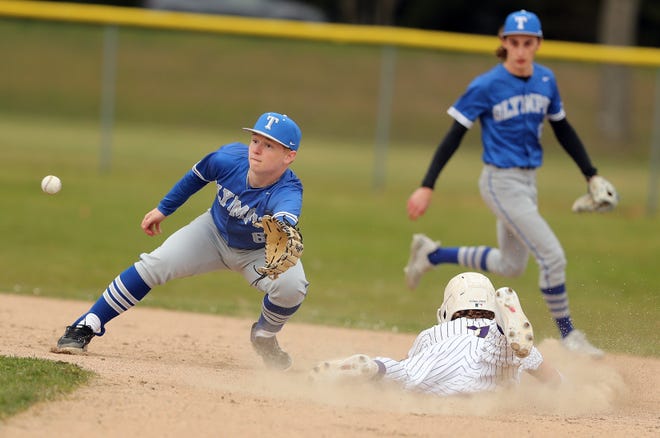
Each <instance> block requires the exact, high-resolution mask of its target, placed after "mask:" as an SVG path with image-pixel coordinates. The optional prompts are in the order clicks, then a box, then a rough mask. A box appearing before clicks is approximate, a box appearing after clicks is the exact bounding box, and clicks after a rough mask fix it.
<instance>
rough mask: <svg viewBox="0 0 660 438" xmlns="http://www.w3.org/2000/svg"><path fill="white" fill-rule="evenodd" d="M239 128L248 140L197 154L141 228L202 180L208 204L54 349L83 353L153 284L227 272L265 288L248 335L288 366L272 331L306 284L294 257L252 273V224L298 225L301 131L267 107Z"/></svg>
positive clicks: (256, 238)
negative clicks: (287, 264)
mask: <svg viewBox="0 0 660 438" xmlns="http://www.w3.org/2000/svg"><path fill="white" fill-rule="evenodd" d="M243 129H244V130H246V131H249V132H251V139H250V144H249V146H248V145H246V144H243V143H231V144H227V145H224V146H222V147H221V148H220V149H218V150H217V151H215V152H212V153H210V154H208V155H207V156H206V157H204V158H202V159H201V160H200V161H199V162H198V163H197V164H195V165H194V166H193V167H192V169H191V170H190V171H188V172H187V173H186V174H185V175H184V176H183V178H181V180H179V181H178V182H177V183H176V184H175V185H174V187H172V189H171V190H170V192H169V193H167V194H166V195H165V197H164V198H163V199H162V200H161V201H160V203H159V204H158V207H156V208H154V209H153V210H151V211H150V212H148V213H147V214H146V215H145V217H144V219H143V220H142V224H141V227H142V229H143V230H144V232H145V233H146V234H148V235H150V236H153V235H157V234H160V232H161V229H160V224H161V222H163V221H164V220H165V219H166V218H167V216H169V215H170V214H172V213H174V212H175V211H176V209H177V208H179V207H180V206H181V205H183V203H185V202H186V200H187V199H188V198H189V197H190V196H191V195H193V194H194V193H196V192H197V191H199V190H200V189H201V188H202V187H204V186H205V185H206V184H208V183H214V184H215V185H216V188H217V196H216V197H215V198H214V200H213V204H212V206H211V208H210V209H209V210H207V211H206V212H204V213H203V214H202V215H200V216H199V217H197V218H196V219H195V220H193V221H192V222H190V223H189V224H188V225H186V226H184V227H182V228H181V229H179V230H178V231H176V232H175V233H174V234H172V235H171V236H170V237H168V238H167V239H166V240H165V241H164V242H163V244H162V245H161V246H160V247H158V248H156V249H155V250H154V251H152V252H151V253H148V254H147V253H143V254H141V255H140V258H139V260H138V261H137V262H136V263H134V264H133V265H131V266H130V267H128V269H126V270H125V271H124V272H122V273H120V274H119V275H118V276H117V277H116V278H115V279H114V280H113V281H112V282H111V283H110V285H109V286H108V287H107V289H106V290H105V291H104V292H103V294H102V295H101V297H99V299H98V300H97V301H96V303H95V304H94V305H93V306H92V307H91V308H90V309H89V311H88V312H87V313H85V314H83V315H82V316H80V317H79V318H78V319H77V320H75V321H74V322H73V324H71V325H70V326H68V327H67V328H66V331H65V333H64V335H63V336H62V337H61V338H60V339H59V341H58V343H57V347H56V348H54V349H53V351H55V352H58V353H73V354H77V353H83V352H84V351H86V349H87V345H88V344H89V342H90V341H91V340H92V338H93V337H94V336H101V335H103V334H104V333H105V325H106V324H107V323H108V321H110V320H111V319H113V318H114V317H116V316H119V315H120V314H121V313H123V312H125V311H126V310H128V309H130V308H132V307H133V306H134V305H136V304H137V303H138V302H139V301H140V300H141V299H142V298H144V297H145V295H146V294H147V293H148V292H149V291H150V290H151V289H152V288H153V287H155V286H157V285H160V284H164V283H165V282H167V281H169V280H173V279H175V278H181V277H187V276H191V275H197V274H202V273H205V272H210V271H217V270H231V271H235V272H238V273H240V274H241V275H243V277H244V278H245V280H246V281H247V282H248V283H250V284H252V285H254V286H255V287H256V288H257V289H259V290H260V291H262V292H263V293H264V298H263V303H262V310H261V315H260V317H259V320H258V321H257V322H255V323H254V325H253V326H252V330H251V333H250V339H251V342H252V345H253V346H254V349H255V350H256V352H257V353H259V354H260V355H261V356H262V358H263V360H264V363H265V364H266V365H267V366H269V367H271V368H277V369H287V368H289V367H290V366H291V358H290V357H289V355H288V354H287V353H286V352H285V351H283V350H282V349H281V348H280V347H279V345H278V342H277V339H276V337H275V334H276V333H277V332H279V331H280V329H281V328H282V326H283V325H284V324H285V323H286V321H287V320H288V319H289V318H291V316H292V315H293V314H294V313H295V312H296V311H297V310H298V308H299V307H300V305H301V303H302V301H303V299H304V298H305V295H306V293H307V287H308V285H309V283H308V282H307V279H306V278H305V273H304V271H303V266H302V263H301V262H300V261H298V262H297V263H296V265H294V266H293V267H291V268H290V269H288V270H287V271H286V272H284V273H283V274H281V275H280V276H279V277H277V278H276V279H274V280H273V279H271V278H268V277H265V278H264V276H262V275H260V274H259V273H258V272H257V271H256V268H257V267H260V266H263V265H264V262H265V256H264V244H265V236H264V233H263V230H262V229H261V228H260V227H258V226H257V224H259V223H260V221H261V218H262V217H263V216H264V215H270V216H273V217H275V218H279V219H281V220H283V221H286V222H288V223H289V224H290V225H296V224H297V223H298V219H299V216H300V213H301V208H302V194H303V186H302V183H301V182H300V180H299V179H298V177H297V176H296V175H295V174H294V173H293V171H292V170H291V169H289V165H290V164H291V163H293V161H294V160H295V158H296V154H297V151H298V148H299V147H300V140H301V131H300V128H299V127H298V125H297V124H296V123H295V122H294V121H293V120H292V119H291V118H289V117H288V116H286V115H283V114H279V113H273V112H270V113H265V114H263V115H261V116H260V117H259V119H258V120H257V121H256V123H255V124H254V127H253V128H243Z"/></svg>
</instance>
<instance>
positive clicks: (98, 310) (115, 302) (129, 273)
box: [73, 266, 151, 336]
mask: <svg viewBox="0 0 660 438" xmlns="http://www.w3.org/2000/svg"><path fill="white" fill-rule="evenodd" d="M150 290H151V288H150V287H149V286H148V285H147V284H146V283H145V282H144V280H143V279H142V277H140V274H138V272H137V270H136V269H135V266H131V267H130V268H128V269H126V270H125V271H124V272H122V273H121V274H119V275H118V276H117V277H116V278H115V279H114V281H113V282H112V283H110V284H109V285H108V287H107V288H106V290H105V291H104V292H103V294H102V295H101V296H100V297H99V299H98V300H97V301H96V303H94V305H93V306H92V307H91V308H90V309H89V312H87V313H86V314H84V315H83V316H81V317H80V318H78V320H76V322H74V323H73V325H76V324H78V323H81V322H84V321H85V320H86V319H87V318H88V317H89V314H93V315H96V317H97V318H98V321H100V325H101V326H100V327H93V325H96V324H93V325H92V328H93V329H96V330H95V334H96V335H97V336H102V335H103V334H104V333H105V324H107V323H108V321H110V320H111V319H113V318H114V317H116V316H119V315H120V314H122V313H124V312H125V311H126V310H128V309H130V308H131V307H133V306H134V305H136V304H137V303H138V302H139V301H140V300H142V298H144V297H145V295H147V293H149V291H150ZM91 321H94V318H93V317H92V318H91Z"/></svg>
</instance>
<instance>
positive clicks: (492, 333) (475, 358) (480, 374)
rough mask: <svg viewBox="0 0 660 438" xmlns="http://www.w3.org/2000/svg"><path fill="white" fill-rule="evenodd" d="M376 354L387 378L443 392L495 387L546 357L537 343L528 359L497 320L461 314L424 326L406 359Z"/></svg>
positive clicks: (412, 388)
mask: <svg viewBox="0 0 660 438" xmlns="http://www.w3.org/2000/svg"><path fill="white" fill-rule="evenodd" d="M374 359H375V360H377V361H379V362H381V363H382V364H383V365H385V375H384V376H383V379H385V380H392V381H396V382H399V383H401V384H402V385H403V387H404V388H405V389H407V390H410V391H418V392H425V393H431V394H437V395H451V394H462V393H473V392H481V391H492V390H494V389H496V388H498V387H500V386H503V385H507V384H511V383H517V382H518V381H519V379H520V372H521V371H522V370H525V369H529V370H535V369H537V368H538V367H539V366H540V365H541V362H542V361H543V357H542V356H541V353H540V352H539V351H538V349H536V348H535V347H533V348H532V351H531V353H530V355H529V356H527V357H526V358H524V359H520V358H518V357H517V356H516V355H515V354H514V353H513V350H512V349H511V348H510V347H509V346H508V345H507V342H506V338H505V337H504V335H503V334H502V333H501V332H500V330H499V329H498V327H497V324H496V323H495V321H493V320H490V319H483V318H479V319H471V318H458V319H455V320H453V321H449V322H444V323H442V324H438V325H435V326H433V327H430V328H428V329H426V330H424V331H422V332H421V333H420V334H419V335H418V336H417V338H416V339H415V342H414V343H413V345H412V347H411V348H410V351H409V352H408V357H407V358H405V359H403V360H401V361H397V360H394V359H391V358H385V357H376V358H374Z"/></svg>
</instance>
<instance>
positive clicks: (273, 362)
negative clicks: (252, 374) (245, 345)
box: [250, 322, 293, 371]
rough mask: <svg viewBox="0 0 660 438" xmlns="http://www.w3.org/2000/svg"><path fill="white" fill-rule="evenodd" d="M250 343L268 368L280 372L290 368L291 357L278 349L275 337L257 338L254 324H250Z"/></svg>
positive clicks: (255, 324)
mask: <svg viewBox="0 0 660 438" xmlns="http://www.w3.org/2000/svg"><path fill="white" fill-rule="evenodd" d="M250 342H251V343H252V347H253V348H254V351H256V352H257V354H258V355H259V356H261V358H262V359H263V361H264V364H265V365H266V366H267V367H268V368H271V369H275V370H282V371H286V370H288V369H289V368H291V364H292V363H293V361H292V360H291V356H289V353H287V352H286V351H284V350H282V349H281V348H280V345H279V344H278V343H277V338H275V336H270V337H266V336H257V323H256V322H255V323H254V324H252V330H250Z"/></svg>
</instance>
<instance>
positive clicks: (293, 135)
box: [243, 113, 302, 151]
mask: <svg viewBox="0 0 660 438" xmlns="http://www.w3.org/2000/svg"><path fill="white" fill-rule="evenodd" d="M243 130H245V131H250V132H252V133H254V134H259V135H263V136H264V137H267V138H270V139H271V140H275V141H276V142H278V143H279V144H281V145H282V146H284V147H285V148H288V149H291V150H292V151H297V150H298V148H299V147H300V139H301V137H302V134H301V132H300V128H299V127H298V125H296V122H294V121H293V119H291V118H289V116H287V115H286V114H280V113H263V114H262V115H261V116H260V117H259V118H258V119H257V122H256V123H255V124H254V128H243Z"/></svg>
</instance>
